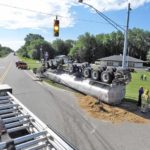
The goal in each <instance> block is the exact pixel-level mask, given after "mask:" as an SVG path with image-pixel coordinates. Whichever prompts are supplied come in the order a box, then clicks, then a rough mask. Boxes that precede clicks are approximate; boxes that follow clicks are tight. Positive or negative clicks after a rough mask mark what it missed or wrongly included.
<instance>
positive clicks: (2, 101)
mask: <svg viewBox="0 0 150 150" xmlns="http://www.w3.org/2000/svg"><path fill="white" fill-rule="evenodd" d="M5 103H10V100H1V101H0V104H5Z"/></svg>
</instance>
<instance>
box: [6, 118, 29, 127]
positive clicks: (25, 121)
mask: <svg viewBox="0 0 150 150" xmlns="http://www.w3.org/2000/svg"><path fill="white" fill-rule="evenodd" d="M29 122H30V120H21V121H17V122H13V123H9V124H6V125H5V128H6V129H9V128H14V127H16V126H20V125H23V124H26V123H29Z"/></svg>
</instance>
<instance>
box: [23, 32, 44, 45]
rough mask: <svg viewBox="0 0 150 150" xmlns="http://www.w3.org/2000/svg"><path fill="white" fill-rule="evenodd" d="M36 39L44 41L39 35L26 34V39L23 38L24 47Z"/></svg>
mask: <svg viewBox="0 0 150 150" xmlns="http://www.w3.org/2000/svg"><path fill="white" fill-rule="evenodd" d="M38 39H40V40H44V38H43V37H42V36H41V35H39V34H32V33H30V34H28V35H27V36H26V37H25V39H24V40H25V42H26V43H25V44H26V45H30V43H31V42H32V41H34V40H38Z"/></svg>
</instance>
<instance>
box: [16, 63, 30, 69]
mask: <svg viewBox="0 0 150 150" xmlns="http://www.w3.org/2000/svg"><path fill="white" fill-rule="evenodd" d="M16 67H18V69H28V65H27V63H25V62H23V61H17V62H16Z"/></svg>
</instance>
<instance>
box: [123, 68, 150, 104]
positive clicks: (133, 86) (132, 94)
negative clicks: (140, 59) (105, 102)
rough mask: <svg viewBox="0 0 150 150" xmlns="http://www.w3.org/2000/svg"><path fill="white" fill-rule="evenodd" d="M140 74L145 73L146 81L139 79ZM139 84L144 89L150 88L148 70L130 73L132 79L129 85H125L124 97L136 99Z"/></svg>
mask: <svg viewBox="0 0 150 150" xmlns="http://www.w3.org/2000/svg"><path fill="white" fill-rule="evenodd" d="M142 74H145V75H146V76H147V80H146V81H142V80H140V77H141V75H142ZM140 86H143V87H144V89H149V90H150V72H146V71H138V72H135V73H132V81H131V82H130V84H129V85H127V88H126V97H125V98H126V99H131V100H135V101H136V100H137V98H138V90H139V87H140Z"/></svg>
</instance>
